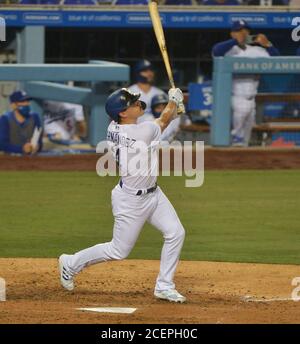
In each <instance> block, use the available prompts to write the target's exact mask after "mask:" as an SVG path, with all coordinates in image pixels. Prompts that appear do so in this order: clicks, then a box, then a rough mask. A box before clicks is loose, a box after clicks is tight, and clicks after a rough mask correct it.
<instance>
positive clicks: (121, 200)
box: [66, 185, 185, 291]
mask: <svg viewBox="0 0 300 344" xmlns="http://www.w3.org/2000/svg"><path fill="white" fill-rule="evenodd" d="M112 211H113V215H114V218H115V222H114V228H113V238H112V240H111V241H110V242H106V243H104V244H98V245H95V246H93V247H90V248H87V249H85V250H82V251H79V252H77V253H75V254H74V255H70V256H68V258H67V260H66V263H67V266H66V267H67V269H68V270H69V271H70V273H72V274H77V273H78V272H80V271H81V270H82V269H83V268H84V267H86V266H89V265H92V264H96V263H101V262H105V261H109V260H119V259H125V258H126V257H127V256H128V255H129V253H130V251H131V250H132V248H133V246H134V245H135V243H136V240H137V238H138V236H139V234H140V232H141V229H142V227H143V225H144V224H145V222H146V221H147V222H149V223H150V224H152V225H153V226H155V227H156V228H157V229H158V230H159V231H160V232H161V233H162V234H163V237H164V245H163V248H162V252H161V262H160V271H159V275H158V277H157V280H156V286H155V290H156V291H163V290H168V289H174V288H175V284H174V282H173V277H174V273H175V270H176V267H177V264H178V261H179V256H180V251H181V248H182V245H183V242H184V237H185V231H184V228H183V226H182V224H181V222H180V220H179V218H178V216H177V214H176V211H175V209H174V208H173V206H172V204H171V203H170V201H169V200H168V198H167V197H166V196H165V194H164V193H163V192H162V190H161V189H160V188H159V187H157V189H156V190H155V191H154V192H153V193H149V194H144V195H141V196H136V195H133V194H128V193H127V192H126V191H125V190H123V189H122V188H121V187H120V186H119V185H117V186H116V187H115V188H114V189H113V190H112Z"/></svg>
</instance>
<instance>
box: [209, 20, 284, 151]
mask: <svg viewBox="0 0 300 344" xmlns="http://www.w3.org/2000/svg"><path fill="white" fill-rule="evenodd" d="M212 55H213V56H214V57H220V56H234V57H251V58H258V57H270V56H278V55H279V51H278V50H277V49H276V48H275V47H274V46H273V45H272V43H271V42H270V41H269V40H268V38H267V37H266V36H265V35H263V34H261V33H259V34H257V35H250V27H249V25H248V24H247V23H246V22H245V21H244V20H239V21H235V22H233V24H232V28H231V39H229V40H227V41H225V42H220V43H217V44H215V45H214V46H213V49H212ZM258 85H259V77H258V76H256V75H245V74H244V75H235V76H234V78H233V85H232V111H233V121H232V122H233V129H232V132H231V134H232V144H233V145H235V146H248V145H249V141H250V138H251V131H252V128H253V126H254V124H255V113H256V104H255V96H256V94H257V89H258Z"/></svg>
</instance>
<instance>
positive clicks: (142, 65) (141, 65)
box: [133, 60, 154, 83]
mask: <svg viewBox="0 0 300 344" xmlns="http://www.w3.org/2000/svg"><path fill="white" fill-rule="evenodd" d="M149 69H150V70H154V68H153V65H152V63H151V62H150V61H148V60H140V61H138V62H137V63H136V65H135V66H134V69H133V70H134V78H135V81H136V82H141V83H147V82H148V80H147V79H146V78H145V77H144V76H142V75H141V72H143V71H144V70H149Z"/></svg>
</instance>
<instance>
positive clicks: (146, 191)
mask: <svg viewBox="0 0 300 344" xmlns="http://www.w3.org/2000/svg"><path fill="white" fill-rule="evenodd" d="M119 185H120V187H121V188H122V187H123V181H122V179H121V180H120V182H119ZM156 189H157V184H155V185H154V186H152V187H151V188H149V189H143V190H137V191H136V196H141V195H143V194H149V193H151V192H154V191H155V190H156Z"/></svg>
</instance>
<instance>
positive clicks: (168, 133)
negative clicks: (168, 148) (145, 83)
mask: <svg viewBox="0 0 300 344" xmlns="http://www.w3.org/2000/svg"><path fill="white" fill-rule="evenodd" d="M168 102H169V98H168V96H167V95H166V94H165V93H162V94H159V95H157V96H154V97H153V98H152V102H151V110H152V115H153V120H155V119H157V118H159V117H160V115H161V114H162V112H163V111H164V109H165V108H166V106H167V104H168ZM179 128H180V116H177V117H175V118H174V119H173V120H172V121H171V122H170V124H169V125H168V126H167V128H166V129H165V130H164V131H163V133H162V134H161V136H160V141H168V142H169V143H171V142H172V141H173V140H174V137H175V136H176V134H177V133H178V131H179Z"/></svg>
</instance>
